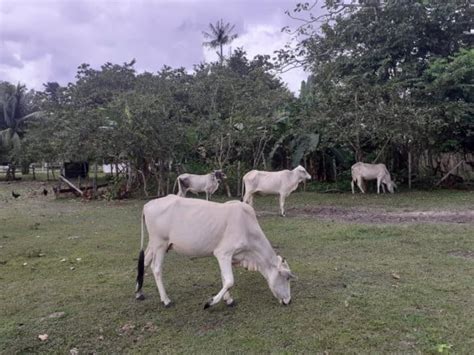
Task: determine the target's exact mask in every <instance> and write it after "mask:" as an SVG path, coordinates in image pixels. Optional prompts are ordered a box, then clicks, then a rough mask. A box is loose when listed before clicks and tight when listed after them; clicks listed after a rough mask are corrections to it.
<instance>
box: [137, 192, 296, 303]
mask: <svg viewBox="0 0 474 355" xmlns="http://www.w3.org/2000/svg"><path fill="white" fill-rule="evenodd" d="M144 222H145V223H146V227H147V230H148V233H149V242H148V246H147V248H146V251H145V252H144V251H143V238H144V228H143V223H144ZM170 249H173V250H175V251H176V252H178V253H179V254H183V255H187V256H191V257H204V256H211V255H214V256H215V257H216V258H217V261H218V262H219V267H220V269H221V277H222V289H221V290H220V291H219V292H218V293H217V294H216V295H215V296H214V297H212V298H211V299H210V300H209V301H208V302H207V303H206V304H205V306H204V308H208V307H210V306H213V305H215V304H217V303H218V302H220V301H221V299H224V301H225V302H226V304H227V305H229V306H232V305H233V304H234V301H233V299H232V297H231V295H230V292H229V289H230V288H231V287H232V286H233V284H234V276H233V273H232V265H241V266H244V267H246V268H247V269H250V270H257V271H259V272H260V273H261V274H262V275H263V276H264V277H265V279H266V280H267V282H268V286H269V287H270V290H271V291H272V293H273V295H274V296H275V297H276V298H277V299H278V300H279V301H280V303H281V304H283V305H287V304H289V303H290V301H291V294H290V279H292V278H294V275H293V274H292V273H291V270H290V268H289V266H288V264H287V263H286V261H285V260H284V259H283V258H282V257H281V256H279V255H277V254H276V253H275V251H274V250H273V248H272V246H271V245H270V242H269V241H268V239H267V238H266V237H265V234H264V233H263V231H262V229H261V228H260V225H259V224H258V221H257V218H256V215H255V211H254V210H253V208H251V207H250V206H248V205H246V204H244V203H242V202H239V201H229V202H227V203H223V204H222V203H215V202H209V201H204V200H198V199H186V198H182V197H178V196H175V195H168V196H166V197H163V198H159V199H155V200H152V201H150V202H148V203H147V204H145V206H144V207H143V213H142V234H141V251H140V256H139V260H138V276H137V288H136V291H135V292H136V295H135V296H136V298H137V299H139V300H141V299H144V295H143V293H142V291H141V289H142V286H143V278H144V272H145V267H147V266H148V265H150V264H151V269H152V270H153V275H154V276H155V280H156V285H157V287H158V291H159V293H160V298H161V301H162V302H163V304H164V305H165V306H169V305H170V303H171V300H170V299H169V297H168V295H167V294H166V291H165V287H164V285H163V280H162V265H163V259H164V256H165V254H166V252H167V251H168V250H170Z"/></svg>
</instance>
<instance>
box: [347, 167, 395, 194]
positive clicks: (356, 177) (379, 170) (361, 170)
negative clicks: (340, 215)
mask: <svg viewBox="0 0 474 355" xmlns="http://www.w3.org/2000/svg"><path fill="white" fill-rule="evenodd" d="M351 175H352V181H351V187H352V193H354V183H356V184H357V186H358V187H359V189H360V191H361V192H362V193H365V191H364V186H363V182H364V180H377V193H378V194H379V193H380V186H382V191H383V193H385V187H384V185H385V186H387V189H388V191H389V192H390V193H392V194H393V193H394V188H396V187H397V185H395V183H394V182H393V181H392V179H391V177H390V173H389V172H388V170H387V167H386V166H385V164H368V163H362V162H358V163H355V164H354V165H352V167H351Z"/></svg>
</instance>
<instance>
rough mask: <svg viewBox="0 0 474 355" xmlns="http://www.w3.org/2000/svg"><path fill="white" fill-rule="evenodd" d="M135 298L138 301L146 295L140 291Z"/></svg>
mask: <svg viewBox="0 0 474 355" xmlns="http://www.w3.org/2000/svg"><path fill="white" fill-rule="evenodd" d="M135 299H136V300H137V301H143V300H144V299H145V295H144V294H143V293H140V294H139V295H136V296H135Z"/></svg>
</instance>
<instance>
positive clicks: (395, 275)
mask: <svg viewBox="0 0 474 355" xmlns="http://www.w3.org/2000/svg"><path fill="white" fill-rule="evenodd" d="M392 277H393V278H394V279H397V280H400V275H398V274H397V273H396V272H394V273H392Z"/></svg>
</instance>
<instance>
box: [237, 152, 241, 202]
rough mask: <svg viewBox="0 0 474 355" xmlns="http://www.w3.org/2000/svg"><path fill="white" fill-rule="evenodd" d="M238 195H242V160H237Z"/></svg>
mask: <svg viewBox="0 0 474 355" xmlns="http://www.w3.org/2000/svg"><path fill="white" fill-rule="evenodd" d="M237 196H241V191H240V160H238V161H237Z"/></svg>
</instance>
